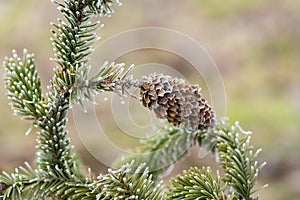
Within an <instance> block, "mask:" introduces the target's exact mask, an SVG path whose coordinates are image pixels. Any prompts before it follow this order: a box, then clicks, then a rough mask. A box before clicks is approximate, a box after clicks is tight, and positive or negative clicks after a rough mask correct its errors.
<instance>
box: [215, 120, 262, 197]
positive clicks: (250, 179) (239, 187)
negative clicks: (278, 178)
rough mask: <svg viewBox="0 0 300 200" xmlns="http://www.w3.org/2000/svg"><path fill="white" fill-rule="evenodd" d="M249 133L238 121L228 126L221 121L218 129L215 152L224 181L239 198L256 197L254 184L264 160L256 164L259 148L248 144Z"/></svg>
mask: <svg viewBox="0 0 300 200" xmlns="http://www.w3.org/2000/svg"><path fill="white" fill-rule="evenodd" d="M250 134H251V133H250V132H245V131H243V130H242V129H241V127H240V126H239V124H238V122H236V123H235V124H234V125H232V126H230V125H229V124H228V123H226V122H224V121H223V122H222V124H221V127H220V128H219V129H218V138H217V154H218V157H219V159H220V162H221V165H222V167H223V168H224V170H225V173H226V175H225V178H224V181H225V182H226V183H227V184H228V185H229V186H231V187H232V188H233V189H234V191H235V193H236V194H237V195H238V196H239V198H243V199H246V200H251V199H256V198H255V197H252V195H253V194H254V193H255V190H254V186H255V184H256V179H257V177H258V174H259V172H260V171H261V169H262V168H263V167H264V166H265V165H266V162H264V163H262V164H258V161H257V160H256V158H257V156H258V155H259V153H260V152H261V149H258V150H254V147H253V146H251V145H250V139H251V135H250Z"/></svg>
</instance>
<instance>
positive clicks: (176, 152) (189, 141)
mask: <svg viewBox="0 0 300 200" xmlns="http://www.w3.org/2000/svg"><path fill="white" fill-rule="evenodd" d="M195 137H196V133H193V132H189V131H187V130H186V129H185V128H182V127H174V126H172V125H166V126H165V127H163V128H162V129H161V130H160V131H159V132H158V133H157V134H155V135H153V136H152V137H149V138H147V139H143V140H141V143H142V144H141V145H140V146H138V147H136V148H135V149H133V150H131V154H130V155H129V156H127V157H124V158H122V161H120V160H119V161H118V162H116V163H115V165H116V166H118V165H120V163H122V162H130V161H131V160H135V161H136V162H135V163H133V165H132V168H134V169H136V168H138V167H139V163H146V165H145V168H149V170H150V172H151V173H152V174H153V177H154V180H157V179H161V178H163V176H164V173H165V172H167V171H168V169H172V168H173V165H174V163H175V162H176V161H178V160H179V159H180V158H182V157H183V156H184V155H185V154H187V153H188V152H189V149H190V147H191V146H192V145H193V144H194V139H195Z"/></svg>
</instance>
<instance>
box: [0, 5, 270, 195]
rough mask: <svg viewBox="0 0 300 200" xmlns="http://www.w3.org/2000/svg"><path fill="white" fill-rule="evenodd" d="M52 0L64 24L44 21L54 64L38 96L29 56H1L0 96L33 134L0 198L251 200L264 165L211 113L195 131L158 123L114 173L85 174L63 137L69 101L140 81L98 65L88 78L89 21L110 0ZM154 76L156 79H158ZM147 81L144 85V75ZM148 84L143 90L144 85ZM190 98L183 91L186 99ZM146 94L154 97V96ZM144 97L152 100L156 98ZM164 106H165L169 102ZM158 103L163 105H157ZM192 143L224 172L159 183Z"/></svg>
mask: <svg viewBox="0 0 300 200" xmlns="http://www.w3.org/2000/svg"><path fill="white" fill-rule="evenodd" d="M53 2H54V3H55V4H57V5H58V10H59V11H60V12H61V14H62V15H63V17H64V19H63V20H62V19H58V22H57V23H51V24H52V26H53V30H51V32H52V33H53V38H52V39H51V40H52V44H53V49H54V52H55V53H54V58H53V61H55V62H56V63H57V67H56V68H55V70H54V75H53V78H52V79H51V83H50V85H49V86H48V91H47V93H45V94H43V93H42V89H41V83H40V78H39V76H38V73H37V70H36V66H35V64H34V57H33V54H30V53H28V52H27V50H24V52H23V56H22V58H21V57H19V56H18V55H17V52H16V51H13V54H12V57H11V58H5V62H4V64H3V65H4V67H5V69H6V74H5V85H6V89H7V91H8V92H7V96H8V98H9V99H10V101H11V106H12V110H13V112H14V114H16V115H19V116H21V118H22V119H27V120H31V121H32V125H33V126H35V127H37V128H39V131H38V133H37V153H36V159H35V167H33V166H31V165H30V164H28V163H25V167H22V166H20V167H18V168H16V169H15V171H14V172H12V173H7V172H3V173H2V175H0V194H1V196H0V199H3V200H4V199H13V200H15V199H16V200H17V199H151V200H152V199H154V200H155V199H223V200H225V199H247V200H250V199H256V197H254V196H253V194H254V193H255V192H256V188H255V187H254V186H255V185H256V179H257V176H258V174H259V172H260V170H261V169H262V168H263V166H264V165H265V163H263V164H258V162H257V161H256V158H257V156H258V154H259V152H260V150H257V151H256V150H255V149H254V148H253V147H252V146H251V145H250V135H249V134H245V132H244V131H243V130H242V129H241V128H240V126H239V125H238V123H236V124H234V125H230V123H229V122H228V121H226V120H219V121H215V119H213V118H211V117H210V116H213V117H214V114H211V115H205V121H210V122H212V121H213V122H214V123H213V125H214V126H209V127H207V126H202V125H201V126H200V125H198V123H199V121H197V126H196V127H201V129H200V128H198V129H196V130H195V129H193V130H191V129H190V128H189V127H186V126H185V125H186V123H183V124H181V125H180V126H174V123H173V124H168V123H166V126H165V127H164V128H163V129H162V130H161V131H159V132H158V133H157V134H156V135H154V136H152V137H150V138H147V139H145V140H144V141H142V144H141V146H139V147H137V148H136V149H134V150H132V153H133V154H132V155H130V156H128V157H125V158H123V160H122V161H119V162H116V166H117V169H115V170H113V169H109V171H108V173H107V174H100V175H99V176H98V177H97V178H95V177H93V176H92V173H91V172H89V176H88V177H86V176H85V175H84V174H85V173H83V172H82V171H81V163H80V159H79V157H78V156H77V154H76V153H75V151H74V147H73V146H72V145H71V142H70V139H69V138H67V134H68V132H67V130H66V128H65V127H66V124H67V118H66V116H67V112H68V110H69V109H70V108H71V107H72V105H73V104H74V103H80V104H81V105H82V106H83V107H84V103H83V101H84V100H89V101H94V100H93V97H94V95H96V94H97V93H98V92H103V91H111V92H116V93H118V94H121V95H126V94H129V95H130V96H133V95H132V94H131V92H130V89H131V88H133V87H134V88H139V89H140V90H142V89H144V90H145V80H141V81H140V80H133V79H132V78H129V77H127V75H128V73H129V72H130V69H132V67H133V66H130V67H129V68H128V70H125V65H124V64H122V63H121V64H116V63H111V64H109V63H104V64H103V66H102V67H101V69H100V71H99V72H98V73H97V74H96V75H95V76H94V77H92V78H89V69H90V66H88V61H89V56H90V54H91V53H92V52H93V44H94V43H95V42H96V41H97V40H98V39H99V38H98V36H97V35H96V31H97V30H98V29H99V28H101V26H102V24H101V23H100V22H98V21H93V20H92V18H94V17H96V16H109V15H111V14H112V13H113V12H114V11H113V9H112V6H114V5H120V2H119V1H118V0H63V1H53ZM124 70H125V71H124ZM160 76H162V78H163V76H164V75H160ZM169 79H170V80H171V78H169ZM147 81H150V79H149V77H148V79H147ZM148 84H150V85H151V82H149V83H148ZM170 84H172V83H171V82H170ZM182 84H183V85H184V87H186V88H187V89H188V90H189V89H193V88H196V89H197V92H196V93H197V95H198V96H197V98H198V97H199V98H200V94H198V92H199V91H200V90H199V86H190V85H185V83H182ZM171 86H172V85H171ZM155 87H158V86H157V85H156V86H155ZM172 87H173V86H172ZM146 89H147V92H149V94H150V93H151V92H152V91H151V90H152V89H150V88H146ZM172 91H175V89H174V90H172ZM172 91H171V92H169V93H168V94H166V95H167V96H166V101H174V102H175V100H174V99H173V98H171V96H172V95H173V97H174V96H176V95H174V94H172ZM179 91H181V90H179ZM182 91H183V90H182ZM184 91H185V90H184ZM155 92H157V91H155ZM177 92H178V91H177ZM196 93H194V92H193V91H192V90H191V91H189V92H188V94H189V95H190V97H191V98H192V99H193V98H195V97H194V96H193V95H194V94H196ZM147 94H148V93H147ZM177 95H179V93H178V94H177ZM150 96H151V98H156V97H155V94H152V93H151V95H150ZM139 98H140V100H141V101H142V102H143V101H146V100H145V96H142V97H139ZM149 98H150V97H149ZM199 98H198V99H199ZM151 100H152V101H153V102H154V103H155V102H156V101H158V99H151ZM177 100H180V98H178V99H177ZM177 100H176V101H177ZM200 101H201V102H205V103H203V105H205V106H204V107H206V108H207V109H208V110H209V112H211V113H213V111H212V110H211V108H210V107H209V106H208V105H207V104H206V101H205V100H204V99H201V100H200V99H199V102H200ZM174 102H173V103H174ZM186 102H187V103H191V102H190V101H186ZM176 103H177V104H178V105H179V106H178V107H180V106H186V105H185V103H184V102H179V101H178V102H176ZM167 104H168V107H170V109H171V107H172V104H171V103H170V102H167ZM167 104H166V105H167ZM182 104H184V105H182ZM201 105H202V104H201ZM160 106H163V103H161V102H160ZM193 106H194V108H195V109H190V110H189V111H191V112H192V111H193V110H199V109H200V108H198V106H200V104H199V105H193ZM185 108H187V106H186V107H185ZM168 109H169V108H168ZM170 109H169V110H170ZM173 111H174V112H175V111H176V112H178V111H177V110H172V112H173ZM168 112H169V111H168ZM194 114H195V113H194ZM196 114H197V113H196ZM168 115H170V116H169V117H174V116H175V115H174V116H173V115H171V114H170V113H168ZM178 116H179V115H178ZM187 116H188V115H187ZM197 117H198V118H199V116H198V115H197ZM198 118H197V120H198ZM200 118H201V119H202V115H201V116H200ZM168 119H169V118H168ZM172 119H173V118H172ZM174 119H175V118H174ZM203 119H204V118H203ZM185 120H186V121H188V119H185ZM169 121H170V120H169ZM200 121H201V120H200ZM175 125H177V124H175ZM203 127H204V128H203ZM195 145H196V146H199V147H200V146H206V147H207V148H208V149H209V150H211V151H212V153H214V154H215V155H216V157H217V158H218V161H219V164H220V166H221V167H222V168H223V169H224V176H221V175H220V174H219V172H217V173H216V174H217V175H216V176H214V175H213V172H212V170H211V169H210V168H209V167H203V168H202V169H198V168H197V167H192V168H191V169H190V170H188V171H184V174H183V175H178V176H177V177H175V178H173V179H172V180H171V181H170V184H169V185H168V187H164V186H163V184H162V182H161V179H162V178H163V176H164V174H165V173H167V172H169V171H170V169H172V165H174V163H175V162H176V161H177V160H178V159H180V158H181V157H183V156H184V155H185V154H186V153H188V151H189V149H190V147H192V146H195Z"/></svg>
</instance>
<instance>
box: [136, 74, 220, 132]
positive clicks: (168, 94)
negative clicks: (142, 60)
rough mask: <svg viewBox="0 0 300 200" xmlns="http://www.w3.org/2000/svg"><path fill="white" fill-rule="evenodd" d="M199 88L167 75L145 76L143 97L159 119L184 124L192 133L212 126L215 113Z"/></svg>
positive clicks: (141, 93)
mask: <svg viewBox="0 0 300 200" xmlns="http://www.w3.org/2000/svg"><path fill="white" fill-rule="evenodd" d="M200 90H201V88H200V87H199V86H198V85H188V84H186V83H185V81H184V80H183V79H178V78H172V77H170V76H166V75H163V74H151V75H149V76H144V77H143V80H142V86H141V90H140V95H141V97H142V99H141V101H142V103H143V105H144V106H145V107H147V108H149V109H150V110H154V112H155V114H156V116H157V117H158V118H161V119H164V118H165V119H167V120H168V121H169V122H171V123H173V124H174V125H175V126H179V125H180V124H183V125H184V126H185V127H186V128H188V129H192V130H197V129H199V130H203V129H206V128H208V127H212V126H213V125H214V122H215V113H214V111H213V110H212V109H211V107H210V105H209V104H208V103H207V101H206V100H205V99H202V98H201V93H200Z"/></svg>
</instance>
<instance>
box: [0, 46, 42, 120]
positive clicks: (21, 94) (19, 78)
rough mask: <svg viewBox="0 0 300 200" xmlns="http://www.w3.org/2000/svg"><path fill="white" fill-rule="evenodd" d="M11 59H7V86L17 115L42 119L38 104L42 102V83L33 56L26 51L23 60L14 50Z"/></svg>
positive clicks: (31, 118)
mask: <svg viewBox="0 0 300 200" xmlns="http://www.w3.org/2000/svg"><path fill="white" fill-rule="evenodd" d="M12 54H13V55H12V57H11V58H5V61H4V63H3V66H4V67H5V70H6V76H5V86H6V89H7V96H8V98H9V100H10V101H11V106H12V110H13V111H14V114H15V115H19V116H22V119H30V120H36V119H38V118H39V117H40V113H39V111H40V110H39V107H38V105H37V104H39V102H40V101H41V100H42V98H43V97H42V89H41V81H40V77H39V76H38V73H37V71H36V67H35V64H34V57H33V54H29V53H28V52H27V50H26V49H25V50H24V51H23V59H22V58H20V57H18V55H17V52H16V51H15V50H13V53H12Z"/></svg>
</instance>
